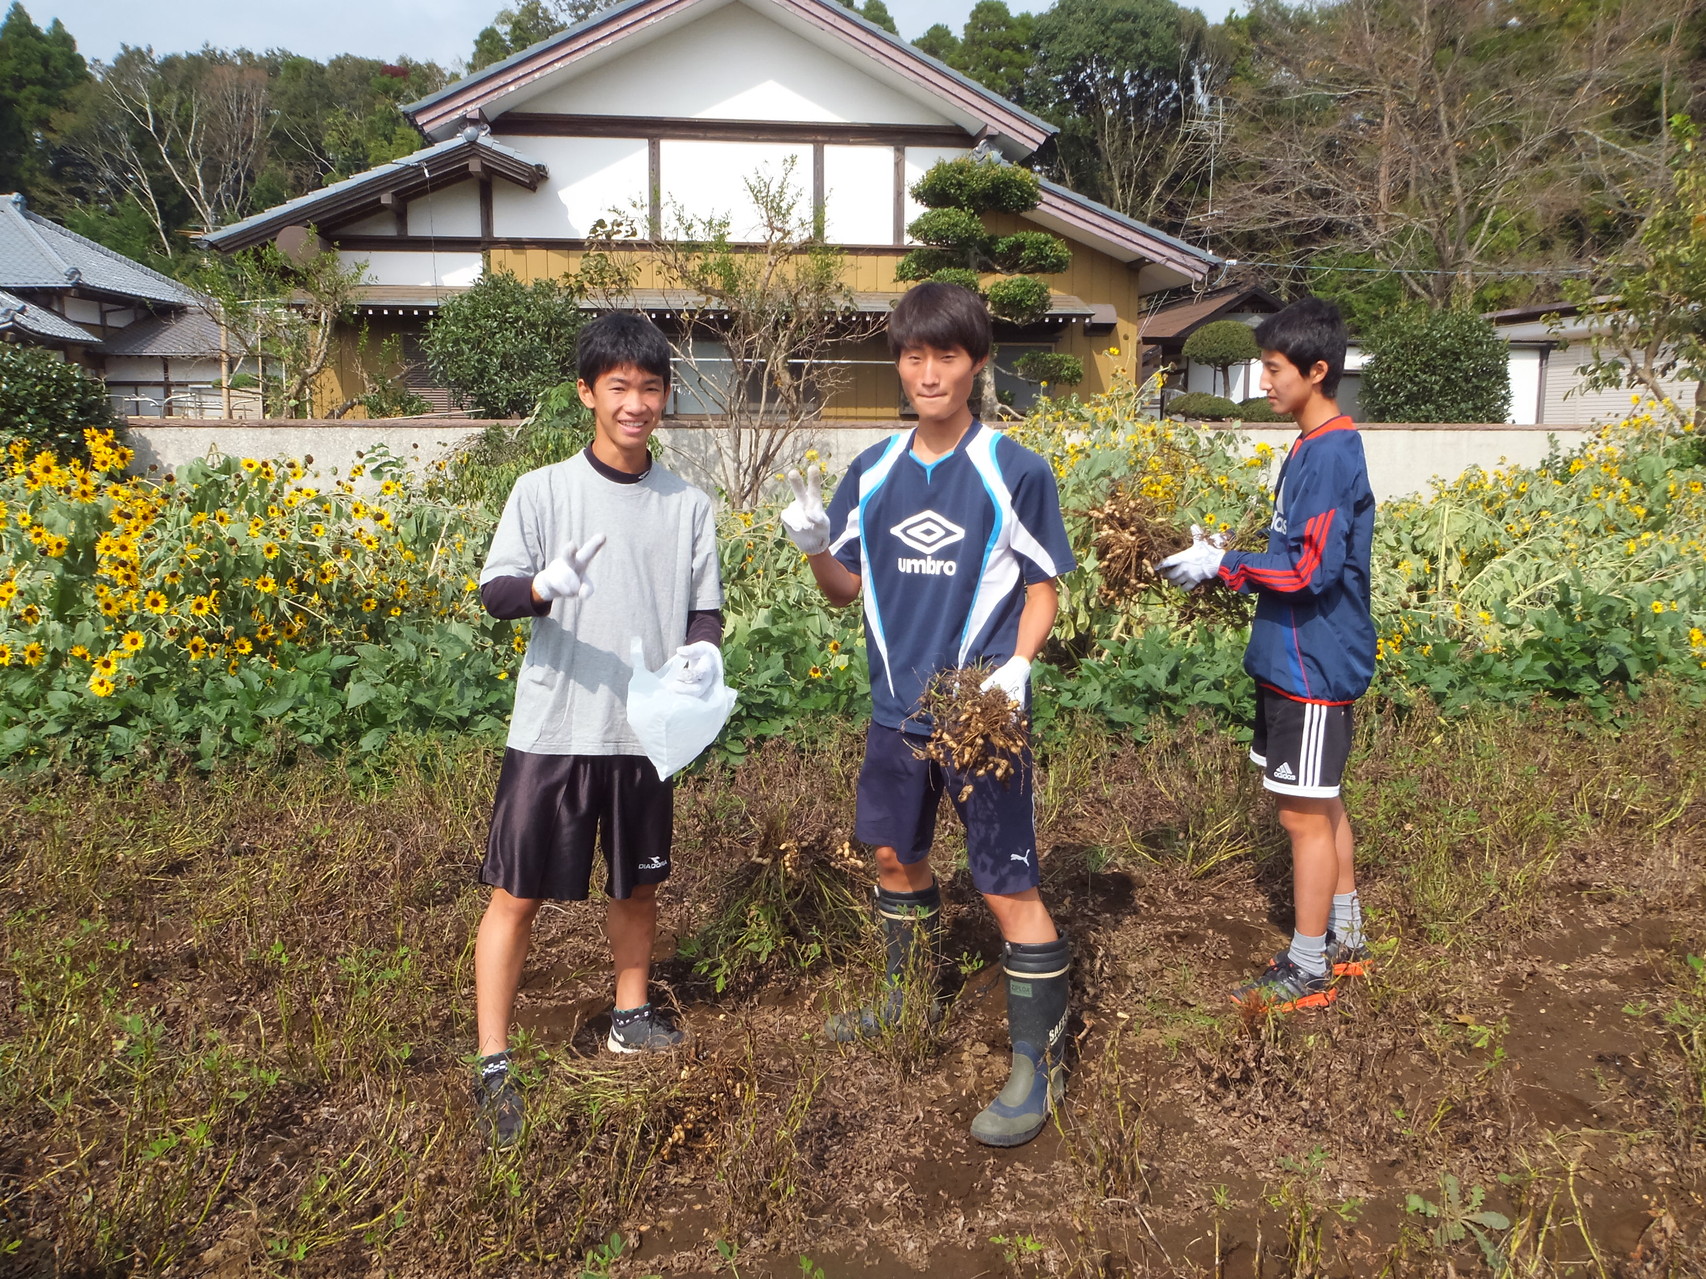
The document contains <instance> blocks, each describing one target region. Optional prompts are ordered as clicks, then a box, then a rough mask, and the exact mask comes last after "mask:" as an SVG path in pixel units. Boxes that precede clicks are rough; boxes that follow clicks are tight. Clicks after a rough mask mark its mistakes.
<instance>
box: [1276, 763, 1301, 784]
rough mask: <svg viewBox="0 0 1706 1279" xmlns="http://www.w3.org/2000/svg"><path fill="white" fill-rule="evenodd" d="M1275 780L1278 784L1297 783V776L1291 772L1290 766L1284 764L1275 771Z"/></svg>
mask: <svg viewBox="0 0 1706 1279" xmlns="http://www.w3.org/2000/svg"><path fill="white" fill-rule="evenodd" d="M1274 780H1275V781H1276V782H1295V781H1296V780H1297V774H1296V773H1294V772H1292V771H1291V765H1290V764H1286V763H1282V764H1281V765H1280V766H1279V767H1278V768H1276V769H1274Z"/></svg>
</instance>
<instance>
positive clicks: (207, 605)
mask: <svg viewBox="0 0 1706 1279" xmlns="http://www.w3.org/2000/svg"><path fill="white" fill-rule="evenodd" d="M212 612H213V598H212V596H209V595H197V596H196V597H195V598H194V599H192V600H191V601H190V613H191V615H192V616H194V617H206V616H208V615H209V614H210V613H212Z"/></svg>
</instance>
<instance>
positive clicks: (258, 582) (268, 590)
mask: <svg viewBox="0 0 1706 1279" xmlns="http://www.w3.org/2000/svg"><path fill="white" fill-rule="evenodd" d="M255 589H256V590H257V591H259V592H260V593H261V594H263V595H271V594H272V593H273V592H274V591H276V590H277V589H278V583H277V582H275V581H273V579H272V578H271V577H270V576H267V577H257V578H256V579H255Z"/></svg>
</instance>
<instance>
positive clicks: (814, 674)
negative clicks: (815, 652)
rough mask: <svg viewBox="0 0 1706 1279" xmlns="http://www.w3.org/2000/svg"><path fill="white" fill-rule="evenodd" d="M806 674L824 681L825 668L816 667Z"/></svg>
mask: <svg viewBox="0 0 1706 1279" xmlns="http://www.w3.org/2000/svg"><path fill="white" fill-rule="evenodd" d="M806 674H807V675H810V676H811V677H812V678H813V679H822V678H823V667H821V666H814V667H812V668H811V670H809V671H807V672H806Z"/></svg>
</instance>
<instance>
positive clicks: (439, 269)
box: [338, 249, 481, 287]
mask: <svg viewBox="0 0 1706 1279" xmlns="http://www.w3.org/2000/svg"><path fill="white" fill-rule="evenodd" d="M338 260H339V261H340V262H342V263H343V264H344V266H346V267H349V266H354V265H355V264H356V263H358V262H366V263H367V274H366V276H364V277H363V283H366V284H400V285H411V286H420V287H445V286H450V287H455V286H458V285H467V284H472V283H474V281H476V280H478V279H479V278H480V267H481V263H480V255H479V254H478V253H414V252H396V253H394V252H392V251H391V250H389V249H382V250H379V251H378V252H368V253H350V252H348V251H346V250H339V252H338Z"/></svg>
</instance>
